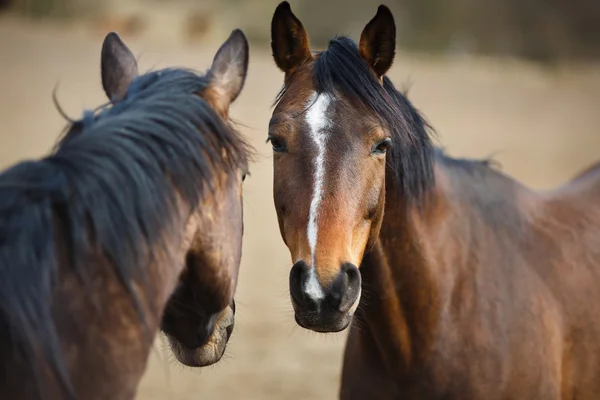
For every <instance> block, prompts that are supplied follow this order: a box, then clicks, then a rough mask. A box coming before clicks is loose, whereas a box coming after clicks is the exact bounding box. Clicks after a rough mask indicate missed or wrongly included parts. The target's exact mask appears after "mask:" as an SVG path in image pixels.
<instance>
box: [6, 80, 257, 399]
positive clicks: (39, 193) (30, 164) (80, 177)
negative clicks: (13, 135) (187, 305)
mask: <svg viewBox="0 0 600 400" xmlns="http://www.w3.org/2000/svg"><path fill="white" fill-rule="evenodd" d="M208 83H209V82H208V79H207V78H203V77H200V76H198V75H197V74H195V73H193V72H191V71H187V70H182V69H166V70H161V71H156V72H152V73H148V74H146V75H142V76H140V77H138V78H137V79H136V80H135V81H134V82H133V83H132V84H131V86H130V87H129V90H128V95H127V97H126V98H125V99H124V100H122V101H120V102H118V103H116V104H114V105H112V106H106V107H103V108H101V109H100V110H99V111H98V112H96V113H92V112H88V113H87V114H85V117H84V118H83V119H82V120H81V121H77V122H74V123H73V124H72V125H71V127H70V129H69V130H68V131H67V133H66V135H65V136H64V138H63V139H62V140H61V142H60V143H59V145H58V147H57V149H56V151H54V152H53V153H52V154H51V155H49V156H47V157H45V158H42V159H40V160H37V161H26V162H22V163H19V164H17V165H15V166H13V167H12V168H10V169H9V170H7V171H5V172H4V173H2V174H1V175H0V342H1V344H0V357H1V361H0V373H1V374H2V377H1V378H0V381H2V382H3V385H4V386H6V385H7V384H8V383H9V381H10V378H9V376H10V371H11V370H12V369H14V368H15V363H18V368H20V369H22V370H25V371H27V372H28V373H29V374H30V376H31V377H32V379H35V380H36V383H38V388H37V390H38V393H37V394H38V396H39V397H40V398H42V397H44V396H43V388H41V387H39V386H40V385H39V383H40V381H41V379H42V374H44V371H48V369H49V370H50V371H52V373H54V374H55V375H56V377H57V378H58V380H59V382H60V383H61V384H62V385H63V388H64V390H65V391H66V392H67V393H70V394H71V395H72V396H74V394H73V391H72V386H71V383H70V381H69V378H68V376H67V372H66V371H67V370H66V365H65V361H64V360H63V358H62V351H61V348H60V342H59V337H58V334H57V326H56V324H55V322H54V320H53V313H52V307H53V306H56V305H53V304H52V298H53V292H54V290H55V288H56V286H57V283H58V280H59V279H60V275H61V274H62V273H63V272H64V271H70V272H71V273H74V274H75V275H76V276H77V277H78V278H80V280H81V283H82V285H85V284H86V283H87V282H86V276H87V273H88V271H86V265H88V263H86V261H87V259H88V258H89V257H90V255H91V254H97V253H98V252H99V253H100V254H102V255H103V257H105V258H106V259H107V260H109V261H110V264H111V267H112V268H113V269H114V271H115V273H116V275H117V276H118V277H119V278H120V281H121V284H122V285H124V287H125V288H126V289H127V290H128V292H129V293H130V294H131V296H132V299H133V300H134V302H135V301H136V297H135V295H134V292H133V289H132V282H133V281H134V280H138V281H140V280H141V281H143V279H144V276H145V267H146V264H145V263H144V262H143V260H147V259H148V254H149V253H152V249H153V248H158V247H160V246H163V245H165V240H166V238H165V231H166V230H168V229H169V228H172V227H171V226H170V225H172V224H173V223H174V222H175V216H176V213H178V212H179V207H178V202H179V201H181V200H183V201H184V202H185V203H186V204H188V205H190V206H191V207H195V206H196V205H197V204H198V203H199V201H200V199H201V198H202V196H203V193H205V191H206V190H207V189H208V190H210V187H211V183H212V182H213V177H214V176H215V173H216V172H217V171H220V170H228V171H232V168H237V167H238V166H239V164H240V163H242V162H245V159H246V157H247V155H248V154H247V153H248V147H247V145H246V143H245V142H244V141H243V140H242V138H241V137H240V136H239V135H238V134H237V133H236V132H235V131H234V130H233V129H232V128H231V127H230V126H228V125H227V124H226V123H225V122H223V121H222V120H221V119H220V118H219V117H218V116H217V114H216V113H215V112H214V111H213V110H212V109H211V107H210V106H209V105H208V103H206V102H205V101H204V100H203V99H202V98H201V97H200V96H198V94H199V93H201V92H202V91H203V90H204V89H205V88H206V86H207V85H208ZM224 153H226V154H227V157H223V154H224ZM63 261H64V262H63ZM136 304H137V303H136ZM138 312H139V310H138ZM36 361H41V363H40V362H36ZM39 364H42V365H41V366H40V365H39ZM7 380H8V381H7ZM13 383H14V382H13ZM0 386H1V385H0Z"/></svg>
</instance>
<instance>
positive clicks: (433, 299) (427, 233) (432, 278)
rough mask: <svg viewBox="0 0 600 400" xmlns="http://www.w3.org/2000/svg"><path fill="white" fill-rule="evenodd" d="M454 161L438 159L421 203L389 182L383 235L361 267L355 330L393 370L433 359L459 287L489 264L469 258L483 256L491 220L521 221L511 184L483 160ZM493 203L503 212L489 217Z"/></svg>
mask: <svg viewBox="0 0 600 400" xmlns="http://www.w3.org/2000/svg"><path fill="white" fill-rule="evenodd" d="M449 164H450V161H448V159H444V158H440V157H438V158H437V159H436V161H435V164H434V172H435V185H434V187H433V188H432V190H431V192H430V196H429V197H428V201H427V202H426V203H425V205H424V206H421V207H417V206H416V205H411V204H409V203H407V202H404V201H402V200H399V196H398V195H397V194H396V193H398V192H397V191H396V190H395V189H396V188H395V187H394V186H393V185H394V182H393V181H391V179H387V180H386V207H385V213H384V220H383V223H382V227H381V231H380V234H379V238H378V241H377V242H376V244H375V245H374V247H373V248H372V249H371V251H369V252H368V253H366V254H365V257H364V259H363V263H362V265H361V275H362V278H363V292H364V293H363V295H364V297H365V301H364V302H363V303H362V304H361V308H360V309H359V312H357V316H356V318H357V319H358V323H357V324H356V325H357V330H361V331H362V336H363V338H365V340H367V341H370V342H371V345H374V346H375V347H376V348H378V353H379V354H380V357H381V358H382V359H383V365H385V366H386V368H387V369H388V370H391V371H397V372H408V370H409V369H410V367H411V365H415V364H419V361H420V360H423V359H424V358H425V357H426V356H427V353H428V351H430V349H431V348H432V344H433V341H434V340H435V339H436V335H437V332H438V326H439V325H440V324H441V318H442V316H443V315H444V312H445V311H444V310H447V309H448V307H452V306H454V304H450V303H451V302H454V301H455V300H456V299H454V297H452V293H453V291H454V290H455V288H456V287H457V285H458V284H459V283H462V284H463V285H468V283H465V282H467V280H469V279H474V278H473V277H474V276H476V275H477V274H476V273H474V269H476V268H486V267H485V266H482V264H481V263H473V262H471V260H473V259H485V255H484V254H483V253H485V251H486V247H485V246H482V242H480V240H481V239H480V237H482V236H485V235H488V234H489V232H490V226H489V224H494V223H496V222H495V221H496V220H499V221H502V219H503V218H506V219H507V221H504V222H501V223H500V224H499V225H502V224H506V225H505V226H500V227H499V229H505V228H506V229H512V225H511V224H515V223H519V222H520V213H519V208H518V206H515V205H514V204H515V203H516V201H515V199H514V198H512V197H511V198H508V197H510V196H513V195H514V193H519V191H518V190H515V188H516V187H517V185H516V184H515V183H514V182H513V181H511V180H510V179H508V178H505V177H503V176H501V175H499V174H497V173H496V172H494V171H492V170H491V169H489V168H488V167H487V166H484V165H481V164H479V165H477V164H476V163H473V164H472V168H475V169H473V170H471V169H470V168H471V165H468V164H467V165H468V166H467V167H464V168H463V167H459V168H457V167H455V166H452V165H449ZM497 203H498V204H497ZM490 205H491V206H492V207H490ZM494 207H499V208H501V213H500V214H498V215H499V216H498V215H492V216H490V215H489V214H493V213H494V212H495V211H494ZM490 209H491V211H490ZM486 214H487V215H486ZM456 216H459V217H456ZM486 219H487V220H486ZM482 220H483V221H482ZM503 236H505V237H506V236H507V235H503ZM488 237H489V236H488ZM509 240H512V239H509ZM487 250H490V249H489V248H487ZM478 252H482V253H478ZM475 253H478V254H475ZM473 257H475V258H473ZM488 272H489V271H486V273H488ZM458 286H460V285H458Z"/></svg>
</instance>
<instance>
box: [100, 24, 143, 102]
mask: <svg viewBox="0 0 600 400" xmlns="http://www.w3.org/2000/svg"><path fill="white" fill-rule="evenodd" d="M100 70H101V73H102V88H103V89H104V93H106V96H108V99H109V100H111V101H116V100H120V99H122V98H123V97H125V94H126V93H127V87H128V86H129V84H130V83H131V82H132V81H133V79H134V78H135V77H136V76H138V65H137V61H136V60H135V56H134V55H133V53H132V52H131V50H129V48H128V47H127V46H126V45H125V43H123V41H122V40H121V38H120V37H119V35H118V34H117V33H116V32H111V33H109V34H108V35H106V37H105V38H104V43H103V44H102V53H101V62H100Z"/></svg>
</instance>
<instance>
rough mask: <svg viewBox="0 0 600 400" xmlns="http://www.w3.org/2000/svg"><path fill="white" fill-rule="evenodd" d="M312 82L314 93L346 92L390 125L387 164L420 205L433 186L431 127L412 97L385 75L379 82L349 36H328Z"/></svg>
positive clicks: (409, 198)
mask: <svg viewBox="0 0 600 400" xmlns="http://www.w3.org/2000/svg"><path fill="white" fill-rule="evenodd" d="M313 84H314V87H315V90H316V91H317V93H327V94H329V95H330V96H339V95H347V96H350V97H351V98H353V99H355V100H357V101H358V102H359V103H360V104H362V106H363V107H365V108H366V109H368V110H371V111H372V112H373V114H374V115H375V116H376V117H378V118H380V119H381V120H382V122H383V123H384V124H386V125H387V126H388V128H389V129H390V132H391V134H392V142H393V144H392V148H391V151H390V155H389V157H388V164H389V167H390V169H391V172H392V173H393V174H394V177H395V179H396V181H397V185H396V187H397V189H398V190H399V191H400V192H401V193H400V194H402V195H403V196H405V198H406V199H407V201H409V202H411V203H417V204H419V203H420V200H422V199H423V197H424V196H425V195H426V194H427V193H428V192H429V190H430V188H431V187H433V185H434V174H433V166H432V164H433V158H434V152H433V146H432V144H431V139H430V136H429V132H428V130H430V127H429V125H428V124H427V122H426V121H425V119H424V118H423V117H422V116H421V114H420V113H419V112H418V111H417V109H416V108H415V107H414V106H413V105H412V104H411V102H410V101H409V100H408V99H407V98H406V97H405V96H404V95H403V94H401V93H400V92H399V91H397V90H396V89H395V88H394V85H393V84H392V81H391V80H390V79H389V78H388V77H385V76H384V78H383V85H381V83H380V82H379V81H378V80H377V78H376V77H375V75H374V74H373V72H372V71H371V69H370V68H369V66H368V65H367V63H366V62H365V61H364V60H363V58H362V57H361V56H360V53H359V52H358V47H357V45H356V43H354V41H352V40H351V39H349V38H347V37H337V38H334V39H332V40H331V41H330V42H329V47H328V48H327V50H325V51H323V52H321V53H320V55H319V56H318V57H317V59H316V61H315V64H314V71H313Z"/></svg>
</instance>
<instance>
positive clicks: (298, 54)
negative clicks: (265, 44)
mask: <svg viewBox="0 0 600 400" xmlns="http://www.w3.org/2000/svg"><path fill="white" fill-rule="evenodd" d="M271 49H272V50H273V58H274V59H275V64H277V66H278V67H279V69H280V70H282V71H283V72H285V74H286V76H288V75H290V74H291V73H293V72H294V70H296V68H298V67H299V66H301V65H302V64H304V63H305V62H306V61H307V60H309V59H312V55H311V53H310V47H309V44H308V35H307V34H306V30H305V29H304V27H303V26H302V23H301V22H300V20H299V19H298V18H296V16H295V15H294V13H293V12H292V8H291V7H290V3H288V2H287V1H284V2H282V3H280V4H279V5H278V6H277V8H276V9H275V13H274V14H273V20H272V21H271Z"/></svg>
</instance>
